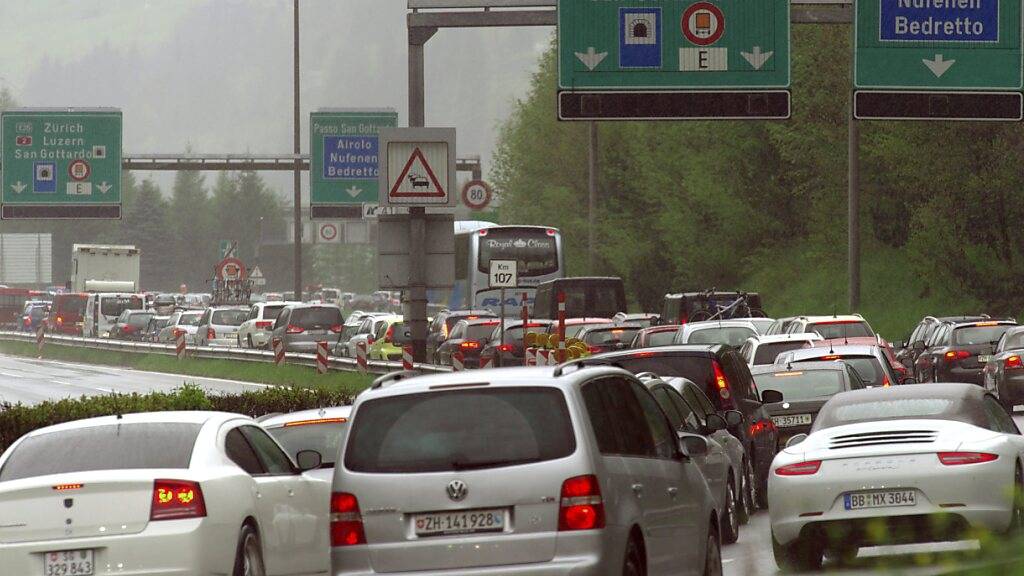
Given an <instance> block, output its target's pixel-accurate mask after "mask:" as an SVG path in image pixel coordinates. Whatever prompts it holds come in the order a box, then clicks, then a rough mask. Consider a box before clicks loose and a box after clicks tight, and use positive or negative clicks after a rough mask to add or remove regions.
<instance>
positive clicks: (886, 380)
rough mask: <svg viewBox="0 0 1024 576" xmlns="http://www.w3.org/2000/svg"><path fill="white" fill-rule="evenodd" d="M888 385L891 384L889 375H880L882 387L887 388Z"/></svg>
mask: <svg viewBox="0 0 1024 576" xmlns="http://www.w3.org/2000/svg"><path fill="white" fill-rule="evenodd" d="M889 386H892V382H889V377H888V376H882V388H888V387H889Z"/></svg>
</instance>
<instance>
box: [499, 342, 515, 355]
mask: <svg viewBox="0 0 1024 576" xmlns="http://www.w3.org/2000/svg"><path fill="white" fill-rule="evenodd" d="M515 349H516V348H515V346H513V345H511V344H502V345H501V346H498V352H506V353H511V352H514V351H515Z"/></svg>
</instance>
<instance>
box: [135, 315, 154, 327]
mask: <svg viewBox="0 0 1024 576" xmlns="http://www.w3.org/2000/svg"><path fill="white" fill-rule="evenodd" d="M153 316H155V314H132V315H130V316H128V324H131V325H132V326H136V327H138V328H143V327H145V326H147V325H148V324H149V320H150V318H152V317H153Z"/></svg>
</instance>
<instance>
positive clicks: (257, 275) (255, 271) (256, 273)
mask: <svg viewBox="0 0 1024 576" xmlns="http://www.w3.org/2000/svg"><path fill="white" fill-rule="evenodd" d="M249 278H253V279H255V278H263V271H262V270H260V267H259V266H257V267H255V268H253V269H252V272H250V273H249Z"/></svg>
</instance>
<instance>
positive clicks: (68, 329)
mask: <svg viewBox="0 0 1024 576" xmlns="http://www.w3.org/2000/svg"><path fill="white" fill-rule="evenodd" d="M88 299H89V295H88V294H82V293H67V294H57V295H56V296H54V297H53V306H52V307H51V308H50V317H49V319H48V321H47V330H50V331H51V332H55V333H57V334H68V335H71V336H81V335H82V320H83V319H84V317H85V304H86V301H87V300H88Z"/></svg>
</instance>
